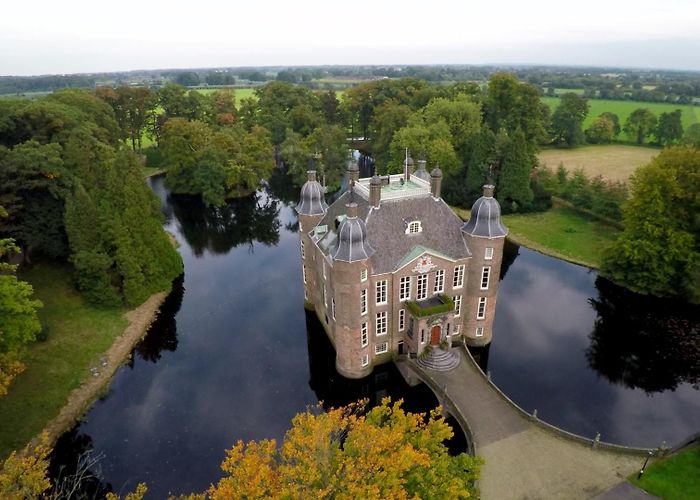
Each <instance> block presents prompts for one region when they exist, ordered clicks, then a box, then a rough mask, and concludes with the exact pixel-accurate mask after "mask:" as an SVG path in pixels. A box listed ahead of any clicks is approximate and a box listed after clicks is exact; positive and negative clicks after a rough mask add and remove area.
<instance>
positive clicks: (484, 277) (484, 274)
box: [481, 266, 491, 290]
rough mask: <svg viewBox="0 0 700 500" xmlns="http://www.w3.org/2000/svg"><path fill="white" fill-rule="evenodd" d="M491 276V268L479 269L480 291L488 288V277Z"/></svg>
mask: <svg viewBox="0 0 700 500" xmlns="http://www.w3.org/2000/svg"><path fill="white" fill-rule="evenodd" d="M490 275H491V266H488V267H484V268H482V269H481V289H482V290H486V289H487V288H488V287H489V276H490Z"/></svg>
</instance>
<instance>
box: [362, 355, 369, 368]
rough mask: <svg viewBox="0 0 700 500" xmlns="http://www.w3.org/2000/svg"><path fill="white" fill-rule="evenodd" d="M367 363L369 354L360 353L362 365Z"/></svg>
mask: <svg viewBox="0 0 700 500" xmlns="http://www.w3.org/2000/svg"><path fill="white" fill-rule="evenodd" d="M368 364H369V354H363V355H362V366H367V365H368Z"/></svg>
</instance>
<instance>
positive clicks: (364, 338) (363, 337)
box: [360, 322, 369, 347]
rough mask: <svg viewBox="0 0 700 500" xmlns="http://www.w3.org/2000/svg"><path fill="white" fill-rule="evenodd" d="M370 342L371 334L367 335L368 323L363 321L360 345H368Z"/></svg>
mask: <svg viewBox="0 0 700 500" xmlns="http://www.w3.org/2000/svg"><path fill="white" fill-rule="evenodd" d="M368 343H369V335H367V323H366V322H365V323H362V328H361V329H360V345H361V346H362V347H367V344H368Z"/></svg>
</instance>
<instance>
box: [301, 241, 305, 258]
mask: <svg viewBox="0 0 700 500" xmlns="http://www.w3.org/2000/svg"><path fill="white" fill-rule="evenodd" d="M299 243H301V258H302V259H304V258H306V255H305V254H304V240H301V241H300V242H299Z"/></svg>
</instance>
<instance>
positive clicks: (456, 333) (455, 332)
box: [452, 325, 459, 335]
mask: <svg viewBox="0 0 700 500" xmlns="http://www.w3.org/2000/svg"><path fill="white" fill-rule="evenodd" d="M452 335H459V325H455V328H454V330H452Z"/></svg>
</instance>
